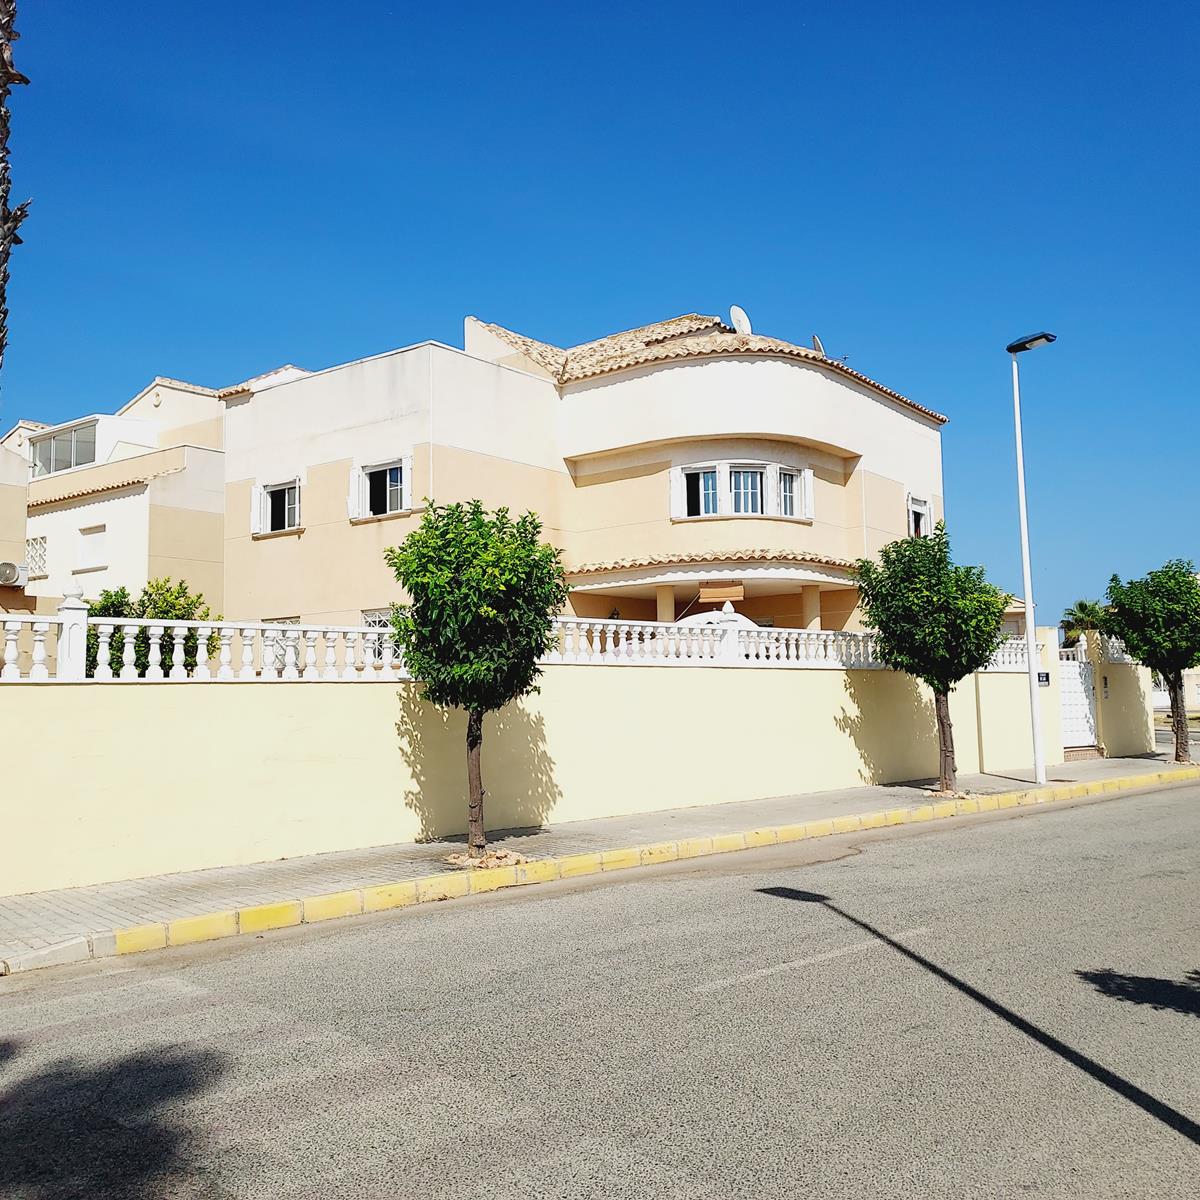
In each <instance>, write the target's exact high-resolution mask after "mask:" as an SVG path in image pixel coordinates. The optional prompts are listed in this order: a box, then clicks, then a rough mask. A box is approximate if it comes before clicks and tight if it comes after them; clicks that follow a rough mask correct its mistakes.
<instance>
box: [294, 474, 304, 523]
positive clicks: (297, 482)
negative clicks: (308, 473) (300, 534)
mask: <svg viewBox="0 0 1200 1200" xmlns="http://www.w3.org/2000/svg"><path fill="white" fill-rule="evenodd" d="M292 483H293V484H294V485H295V488H296V528H297V529H301V528H303V527H304V514H303V513H302V512H301V511H300V476H299V475H297V476H296V478H295V479H293V480H292Z"/></svg>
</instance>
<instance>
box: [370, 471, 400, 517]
mask: <svg viewBox="0 0 1200 1200" xmlns="http://www.w3.org/2000/svg"><path fill="white" fill-rule="evenodd" d="M404 476H405V471H404V464H403V463H389V464H388V465H387V466H382V467H369V468H367V469H366V470H364V471H363V478H364V485H365V486H364V497H363V498H364V499H365V501H366V505H365V510H366V513H367V514H368V515H370V516H372V517H386V516H387V515H388V513H396V512H403V511H404V510H405V509H406V508H407V507H408V505H407V504H406V503H405V478H404Z"/></svg>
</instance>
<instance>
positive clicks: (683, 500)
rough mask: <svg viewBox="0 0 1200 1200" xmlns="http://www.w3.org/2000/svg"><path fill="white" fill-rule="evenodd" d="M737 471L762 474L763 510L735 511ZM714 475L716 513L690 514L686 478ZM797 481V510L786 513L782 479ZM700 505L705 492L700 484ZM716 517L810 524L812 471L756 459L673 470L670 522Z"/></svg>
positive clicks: (701, 464) (693, 464)
mask: <svg viewBox="0 0 1200 1200" xmlns="http://www.w3.org/2000/svg"><path fill="white" fill-rule="evenodd" d="M735 471H755V472H758V473H760V474H761V475H762V494H761V503H762V510H761V511H760V512H745V513H742V512H734V501H733V476H734V472H735ZM705 472H712V473H714V474H715V475H716V485H717V510H716V512H712V513H705V512H702V513H699V514H689V513H688V511H687V477H688V476H689V475H703V474H704V473H705ZM784 475H791V476H792V477H793V478H794V479H795V486H794V501H795V511H794V512H793V513H790V514H788V513H784V511H783V488H782V484H781V478H782V476H784ZM700 494H701V504H703V498H704V491H703V483H701V493H700ZM713 517H748V518H760V517H770V518H774V519H777V520H784V521H801V522H811V521H812V519H813V469H812V467H803V466H797V465H795V464H792V463H778V462H766V461H757V460H753V459H724V460H711V461H708V462H694V463H684V464H683V465H681V466H678V467H674V468H673V469H672V471H671V519H672V520H675V521H707V520H711V519H712V518H713Z"/></svg>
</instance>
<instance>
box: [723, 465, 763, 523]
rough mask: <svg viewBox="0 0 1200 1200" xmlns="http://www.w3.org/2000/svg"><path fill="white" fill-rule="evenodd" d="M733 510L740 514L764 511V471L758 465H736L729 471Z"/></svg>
mask: <svg viewBox="0 0 1200 1200" xmlns="http://www.w3.org/2000/svg"><path fill="white" fill-rule="evenodd" d="M729 492H730V495H731V497H732V498H733V511H734V512H735V513H738V514H740V515H743V516H745V515H750V514H755V513H761V512H763V511H764V510H763V472H762V471H761V470H760V469H759V468H757V467H734V468H733V469H732V470H731V471H730V472H729Z"/></svg>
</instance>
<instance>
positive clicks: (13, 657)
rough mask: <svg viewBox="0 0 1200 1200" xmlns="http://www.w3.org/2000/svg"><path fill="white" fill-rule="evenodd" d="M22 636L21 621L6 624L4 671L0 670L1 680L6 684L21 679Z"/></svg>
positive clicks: (6, 622)
mask: <svg viewBox="0 0 1200 1200" xmlns="http://www.w3.org/2000/svg"><path fill="white" fill-rule="evenodd" d="M20 636H21V622H20V621H5V622H4V669H3V670H0V680H4V681H5V682H10V681H12V680H14V679H20V678H21V664H20V659H21V649H20V644H19V640H18V639H19V638H20Z"/></svg>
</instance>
